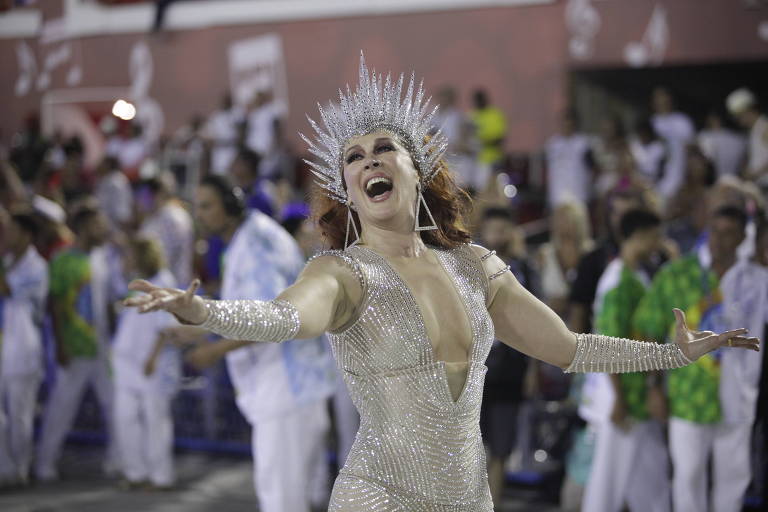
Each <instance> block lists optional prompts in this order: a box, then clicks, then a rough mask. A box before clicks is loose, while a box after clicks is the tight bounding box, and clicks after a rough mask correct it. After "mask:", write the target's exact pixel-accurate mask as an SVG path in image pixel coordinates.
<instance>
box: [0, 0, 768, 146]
mask: <svg viewBox="0 0 768 512" xmlns="http://www.w3.org/2000/svg"><path fill="white" fill-rule="evenodd" d="M50 1H53V0H50ZM582 3H583V2H582ZM657 4H662V5H664V6H665V8H666V10H667V13H668V23H669V34H670V37H669V44H668V46H667V49H666V50H665V54H664V56H663V59H664V63H682V62H703V61H713V60H740V59H753V58H754V59H758V58H768V42H766V41H765V40H762V39H760V38H759V37H758V35H757V27H758V24H759V23H760V22H761V21H763V20H768V8H762V9H755V10H747V9H745V8H744V6H743V3H742V1H741V0H667V1H664V2H662V1H654V0H600V1H597V0H593V3H592V4H590V5H591V8H593V9H594V10H595V12H596V13H597V15H598V16H599V18H600V29H599V32H598V33H597V34H596V35H595V36H594V37H593V38H592V44H593V54H592V56H591V57H590V58H589V59H587V60H579V59H575V58H573V57H572V56H571V55H569V51H568V48H569V41H570V39H571V37H572V31H571V29H570V28H569V27H568V26H567V24H566V16H565V12H566V5H567V2H566V1H564V0H561V1H558V2H556V3H554V4H551V5H541V6H530V7H511V8H494V9H478V10H473V11H449V12H443V13H424V14H408V15H388V16H380V17H365V18H345V19H335V20H313V21H306V22H289V23H278V24H270V25H253V26H234V27H218V28H211V29H204V30H197V31H180V32H176V31H175V32H172V33H170V35H169V37H168V38H163V37H151V36H148V35H145V34H130V35H110V36H98V37H86V38H83V39H80V40H75V41H73V42H72V48H73V51H74V55H75V58H76V60H77V61H78V62H80V63H81V65H82V67H83V78H82V82H81V83H80V85H79V87H90V86H94V87H95V86H128V85H129V83H130V77H129V70H128V65H127V58H128V55H129V52H130V48H131V47H132V45H133V44H134V43H135V42H136V41H137V40H139V39H141V38H144V39H145V40H146V41H147V43H148V44H149V47H150V48H151V52H152V55H153V59H154V79H153V82H152V88H151V91H150V95H151V96H152V97H153V98H154V99H156V100H157V101H159V102H160V104H161V105H162V107H163V110H164V112H165V127H166V129H165V131H166V132H171V131H173V130H174V129H175V128H176V127H178V126H179V125H180V124H181V123H183V122H184V121H186V120H187V119H188V118H189V117H190V116H191V115H192V114H193V113H196V112H200V113H207V112H210V111H211V110H212V109H213V108H214V107H215V106H216V105H217V103H218V101H219V98H220V96H221V93H222V92H223V91H224V90H226V89H227V87H228V74H227V73H228V69H227V58H226V53H225V52H226V49H227V47H228V45H229V44H230V43H231V42H233V41H236V40H239V39H244V38H248V37H252V36H255V35H259V34H262V33H270V32H273V33H278V34H280V36H281V37H282V42H283V48H284V52H285V57H286V70H287V79H288V88H289V103H290V117H289V120H288V130H289V132H290V133H295V132H296V131H298V130H307V129H308V126H307V123H306V121H305V119H304V112H309V113H311V114H314V113H315V112H316V110H315V107H314V105H315V102H316V101H318V100H319V101H322V102H325V101H326V100H328V99H330V98H334V97H335V96H336V91H337V89H338V87H339V86H342V85H343V84H344V83H346V82H350V83H354V82H355V80H356V70H357V62H358V55H359V52H360V50H361V49H363V50H364V51H365V53H366V56H367V59H368V61H369V63H371V64H372V65H374V66H376V68H377V69H378V70H383V71H386V70H393V71H396V72H400V71H406V72H409V71H410V70H412V69H415V70H416V72H417V74H418V75H421V76H423V77H424V79H425V84H426V86H427V88H428V89H429V90H431V91H432V92H435V91H436V90H437V88H438V87H439V86H440V85H442V84H453V85H456V86H457V87H458V88H459V90H460V94H461V99H462V101H463V103H464V105H465V106H466V105H467V103H468V102H467V99H468V95H469V93H470V91H471V90H472V89H473V88H474V87H476V86H480V85H482V86H485V87H487V88H488V89H489V91H490V94H491V98H492V100H493V101H494V102H495V103H497V104H498V105H499V106H500V107H501V108H502V109H503V110H504V111H505V112H506V113H507V116H508V119H509V124H510V131H509V135H508V138H507V141H508V142H507V145H508V149H512V150H517V149H534V148H536V147H538V146H540V145H541V144H542V143H543V141H544V140H545V139H546V137H547V136H548V135H550V134H551V133H552V131H553V130H555V129H556V126H557V117H558V112H559V111H560V110H561V109H562V107H563V106H564V104H565V95H566V91H567V87H566V85H567V71H568V69H569V68H573V67H600V66H623V65H626V64H625V63H624V60H623V51H624V48H625V46H626V45H627V44H628V43H629V42H631V41H636V40H639V39H640V38H641V37H642V34H643V33H644V31H645V30H646V25H647V23H648V18H649V17H650V14H651V12H652V10H653V7H654V6H655V5H657ZM55 11H57V9H52V10H51V9H47V13H46V14H47V15H50V13H52V12H55ZM17 42H18V41H15V40H8V39H3V40H0V63H1V64H0V66H2V67H1V68H0V71H1V72H0V105H2V107H1V108H0V112H1V113H2V115H1V116H0V130H2V131H1V132H0V137H2V138H3V139H5V140H7V138H8V137H9V136H10V134H11V133H12V132H13V131H15V130H16V129H18V127H19V126H20V124H21V122H22V120H23V119H24V117H25V116H27V115H28V114H29V113H30V112H33V111H36V110H38V109H39V105H40V95H39V93H37V92H35V91H33V92H31V93H29V94H28V95H26V96H25V97H23V98H17V97H16V95H15V94H14V86H15V83H16V79H17V75H18V70H17V65H16V62H17V59H16V45H17ZM29 43H30V45H31V46H32V47H33V48H35V51H37V52H38V56H39V58H40V56H41V55H42V54H43V53H45V52H46V51H47V50H48V49H50V48H51V46H50V45H43V44H39V43H38V41H37V40H30V41H29ZM39 58H38V60H39ZM65 74H66V73H65V70H64V69H59V70H57V71H56V72H55V73H54V74H53V76H52V83H51V87H50V89H60V88H66V87H67V86H66V85H65Z"/></svg>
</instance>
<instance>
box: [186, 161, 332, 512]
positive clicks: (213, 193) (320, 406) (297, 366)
mask: <svg viewBox="0 0 768 512" xmlns="http://www.w3.org/2000/svg"><path fill="white" fill-rule="evenodd" d="M197 200H198V201H197V215H198V217H199V220H200V222H201V224H202V225H203V226H204V227H205V228H206V229H207V230H208V231H210V232H212V233H216V234H219V235H220V236H221V237H222V238H223V239H224V240H225V241H226V242H227V243H228V246H227V249H226V252H225V254H224V262H223V266H224V268H223V273H222V275H223V278H222V288H221V298H222V299H258V300H267V299H271V298H273V297H275V296H276V295H277V294H278V293H280V292H281V291H282V290H283V289H285V288H286V287H287V286H289V285H291V284H292V283H293V282H294V281H295V279H296V277H297V276H298V275H299V273H300V271H301V270H302V268H303V266H304V259H303V257H302V255H301V251H300V249H299V247H298V245H297V244H296V242H295V241H294V240H293V238H291V236H290V235H289V234H288V232H287V231H285V230H284V229H283V228H282V227H281V226H280V225H279V224H277V223H276V222H275V221H274V220H272V219H271V218H270V217H268V216H266V215H264V214H263V213H261V212H259V211H257V210H254V211H253V212H251V213H246V212H245V209H244V205H243V203H242V192H241V191H240V190H239V189H236V188H232V186H231V184H230V183H229V182H228V181H227V180H226V179H225V178H223V177H220V176H209V177H207V178H206V179H204V180H203V181H202V183H201V185H200V187H199V189H198V197H197ZM224 354H226V357H227V368H228V370H229V373H230V377H231V379H232V384H233V386H234V388H235V392H236V393H237V405H238V407H239V409H240V412H242V414H243V416H245V418H246V419H247V420H248V422H249V423H250V424H251V425H252V426H253V438H252V449H253V457H254V463H255V472H254V473H255V474H254V484H255V486H256V494H257V496H258V499H259V506H260V507H261V510H263V511H264V512H309V509H310V502H311V497H312V496H311V494H312V490H311V489H312V484H313V476H314V474H315V473H316V471H317V467H318V462H317V461H318V457H322V456H324V437H325V434H326V432H327V430H328V413H327V410H326V400H327V399H328V398H329V397H330V396H331V394H332V393H333V391H334V380H335V372H334V366H333V360H332V358H331V356H330V353H329V351H328V348H327V345H326V344H325V343H324V342H323V340H322V338H316V339H313V340H291V341H287V342H285V343H281V344H273V343H249V342H242V341H236V340H224V341H219V342H215V343H210V344H205V345H202V346H201V347H199V348H198V349H196V354H194V355H192V356H191V358H192V359H193V360H196V361H198V362H199V361H203V360H207V361H208V362H209V363H210V362H211V361H215V360H216V359H217V358H218V357H221V356H222V355H224Z"/></svg>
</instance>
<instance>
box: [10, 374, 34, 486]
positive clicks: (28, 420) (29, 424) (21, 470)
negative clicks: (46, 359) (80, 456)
mask: <svg viewBox="0 0 768 512" xmlns="http://www.w3.org/2000/svg"><path fill="white" fill-rule="evenodd" d="M40 381H41V377H40V375H38V374H30V375H18V376H16V375H13V376H5V377H0V480H27V478H28V477H29V466H30V464H31V463H32V451H33V444H32V435H33V431H32V429H33V426H34V425H33V424H34V420H35V405H37V391H38V389H39V388H40Z"/></svg>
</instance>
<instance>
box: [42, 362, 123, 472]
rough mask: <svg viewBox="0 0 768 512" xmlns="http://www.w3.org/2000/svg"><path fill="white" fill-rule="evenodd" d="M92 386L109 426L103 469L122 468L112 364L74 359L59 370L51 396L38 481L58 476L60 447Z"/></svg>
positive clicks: (46, 413) (45, 416) (46, 417)
mask: <svg viewBox="0 0 768 512" xmlns="http://www.w3.org/2000/svg"><path fill="white" fill-rule="evenodd" d="M89 384H90V385H91V386H92V387H93V390H94V392H95V393H96V398H97V400H98V401H99V405H100V406H101V412H102V415H103V417H104V420H105V423H106V425H107V458H106V460H105V461H104V470H105V471H107V472H110V471H115V470H117V469H118V468H119V465H118V461H119V459H118V457H117V444H116V443H115V442H114V441H115V436H114V421H113V414H112V398H113V397H112V379H111V377H110V372H109V363H108V362H107V360H106V359H103V358H86V357H78V358H73V359H72V360H71V361H70V363H69V365H67V366H66V367H61V366H59V367H57V369H56V384H55V385H54V388H53V390H52V391H51V395H50V396H49V397H48V403H47V405H46V410H45V415H44V418H43V429H42V433H41V436H40V445H39V448H38V457H37V463H36V464H35V472H36V474H37V476H38V477H39V478H43V479H45V478H54V477H56V476H57V471H56V465H57V463H58V460H59V456H60V455H61V447H62V445H63V444H64V440H65V439H66V437H67V434H68V433H69V431H70V429H71V428H72V423H73V422H74V421H75V415H76V414H77V410H78V408H79V406H80V402H81V400H82V398H83V393H84V392H85V389H86V386H88V385H89Z"/></svg>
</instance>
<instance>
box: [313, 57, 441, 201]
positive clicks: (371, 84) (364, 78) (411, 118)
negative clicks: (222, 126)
mask: <svg viewBox="0 0 768 512" xmlns="http://www.w3.org/2000/svg"><path fill="white" fill-rule="evenodd" d="M403 82H404V75H403V74H401V75H400V78H399V79H398V80H397V83H396V84H393V83H392V80H391V76H390V75H387V77H386V79H385V80H384V83H383V84H382V82H381V76H379V77H378V78H377V76H376V71H375V70H374V71H373V73H369V71H368V67H367V66H366V65H365V57H364V55H363V52H362V51H361V52H360V71H359V83H358V85H357V90H356V91H354V92H350V90H349V85H347V88H346V94H345V93H343V92H342V91H341V89H339V104H338V106H334V105H333V104H329V105H328V107H327V108H323V106H322V105H320V104H319V103H318V105H317V106H318V109H319V112H320V124H318V123H316V122H315V121H314V120H313V119H312V118H310V117H309V116H307V119H308V120H309V124H310V126H312V129H313V130H314V131H315V140H310V139H309V138H307V137H306V136H304V134H301V133H300V134H299V135H300V136H301V138H302V139H303V140H304V142H306V143H307V145H308V146H309V152H310V153H312V154H313V155H314V156H315V157H317V159H318V161H317V162H311V161H308V160H305V162H306V163H307V165H309V167H310V170H311V171H312V174H314V176H315V178H316V180H315V182H316V183H317V184H318V186H320V187H321V188H322V189H323V190H325V192H326V194H327V195H328V196H329V197H331V198H332V199H335V200H337V201H339V202H341V203H343V204H348V198H347V191H346V190H344V185H343V183H342V179H341V178H342V169H343V151H344V145H345V144H346V143H347V142H348V141H349V140H350V139H352V138H354V137H360V136H362V135H367V134H369V133H371V132H374V131H376V130H386V131H389V132H391V133H392V134H394V135H395V136H396V137H397V138H398V139H399V141H400V142H401V143H402V144H403V146H404V147H405V148H406V149H407V150H408V152H409V153H410V154H411V157H412V158H413V161H414V162H415V164H416V169H417V171H418V172H419V176H420V181H421V185H422V187H426V186H427V185H429V182H430V181H431V180H432V178H434V176H435V174H437V171H438V161H439V160H440V158H441V157H442V156H443V153H445V149H446V146H447V144H448V142H447V139H446V137H445V136H444V135H443V134H442V133H440V131H439V130H438V131H437V133H434V134H433V135H432V137H431V138H430V139H429V141H425V138H426V136H427V135H429V134H430V133H432V131H433V125H432V120H433V119H434V117H435V114H437V108H438V107H437V106H435V107H434V108H433V109H432V110H431V111H430V110H429V109H428V107H429V102H430V99H429V98H428V99H427V100H426V101H424V87H423V81H422V82H421V83H420V84H419V86H418V89H417V90H416V94H415V96H414V88H415V86H416V78H415V76H414V74H413V73H412V74H411V78H410V80H409V82H408V88H407V90H406V93H405V96H404V97H403V96H402V91H403Z"/></svg>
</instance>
